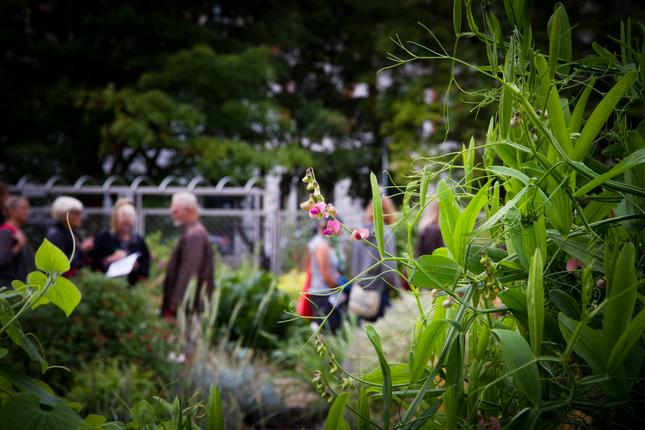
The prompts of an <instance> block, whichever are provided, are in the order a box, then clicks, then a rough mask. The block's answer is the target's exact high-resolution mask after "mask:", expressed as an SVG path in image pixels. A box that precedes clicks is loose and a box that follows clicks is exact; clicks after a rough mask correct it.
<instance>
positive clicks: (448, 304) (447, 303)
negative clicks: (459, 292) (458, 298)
mask: <svg viewBox="0 0 645 430" xmlns="http://www.w3.org/2000/svg"><path fill="white" fill-rule="evenodd" d="M454 304H455V299H454V297H452V296H448V297H446V299H445V300H444V301H443V303H442V304H441V306H443V307H444V308H446V309H448V308H451V307H452V305H454Z"/></svg>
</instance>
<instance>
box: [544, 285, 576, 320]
mask: <svg viewBox="0 0 645 430" xmlns="http://www.w3.org/2000/svg"><path fill="white" fill-rule="evenodd" d="M549 299H550V300H551V302H552V303H553V304H554V305H555V306H556V307H557V308H558V309H559V310H560V312H562V313H563V314H565V315H566V316H568V317H569V318H573V319H575V320H578V319H580V306H579V305H578V302H577V301H576V299H574V298H573V297H571V295H570V294H568V293H566V292H565V291H562V290H558V289H555V288H554V289H551V290H549Z"/></svg>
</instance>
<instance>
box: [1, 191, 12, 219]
mask: <svg viewBox="0 0 645 430" xmlns="http://www.w3.org/2000/svg"><path fill="white" fill-rule="evenodd" d="M9 197H11V194H10V193H9V185H7V184H5V183H4V182H2V181H0V224H2V223H3V222H4V220H5V214H4V212H5V208H4V205H5V202H6V201H7V199H8V198H9Z"/></svg>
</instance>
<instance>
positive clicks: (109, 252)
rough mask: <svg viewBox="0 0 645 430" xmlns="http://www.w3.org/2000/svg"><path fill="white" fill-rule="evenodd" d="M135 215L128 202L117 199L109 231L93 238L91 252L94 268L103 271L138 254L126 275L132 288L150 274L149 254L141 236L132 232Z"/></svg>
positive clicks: (132, 207) (134, 210)
mask: <svg viewBox="0 0 645 430" xmlns="http://www.w3.org/2000/svg"><path fill="white" fill-rule="evenodd" d="M136 218H137V212H136V209H135V208H134V206H133V205H132V202H131V201H130V200H129V199H119V200H117V201H116V203H115V204H114V207H113V208H112V220H111V223H110V228H109V229H106V230H104V231H102V232H100V233H99V234H98V235H97V236H96V239H94V249H93V251H92V253H91V255H92V260H93V262H94V268H95V269H96V270H101V271H103V272H106V271H107V269H108V267H110V264H112V263H114V262H115V261H117V260H120V259H122V258H124V257H127V256H128V255H131V254H134V253H138V254H139V256H138V257H137V261H136V263H135V265H134V268H133V269H132V271H131V272H130V273H129V274H128V282H129V284H130V285H131V286H132V285H134V284H135V283H136V282H137V281H140V280H143V279H146V278H147V277H148V274H149V271H150V251H149V250H148V245H146V242H145V240H144V239H143V237H141V236H140V235H138V234H137V233H135V232H134V231H133V227H134V222H135V220H136Z"/></svg>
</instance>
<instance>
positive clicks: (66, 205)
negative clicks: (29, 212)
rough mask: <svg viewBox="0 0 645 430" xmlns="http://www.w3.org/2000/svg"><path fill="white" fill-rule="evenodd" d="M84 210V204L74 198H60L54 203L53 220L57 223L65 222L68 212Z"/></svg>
mask: <svg viewBox="0 0 645 430" xmlns="http://www.w3.org/2000/svg"><path fill="white" fill-rule="evenodd" d="M82 210H83V203H81V202H80V200H78V199H75V198H74V197H69V196H60V197H57V198H56V200H54V203H52V218H54V219H55V220H56V221H60V222H65V219H66V217H67V212H72V211H77V212H80V211H82Z"/></svg>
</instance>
